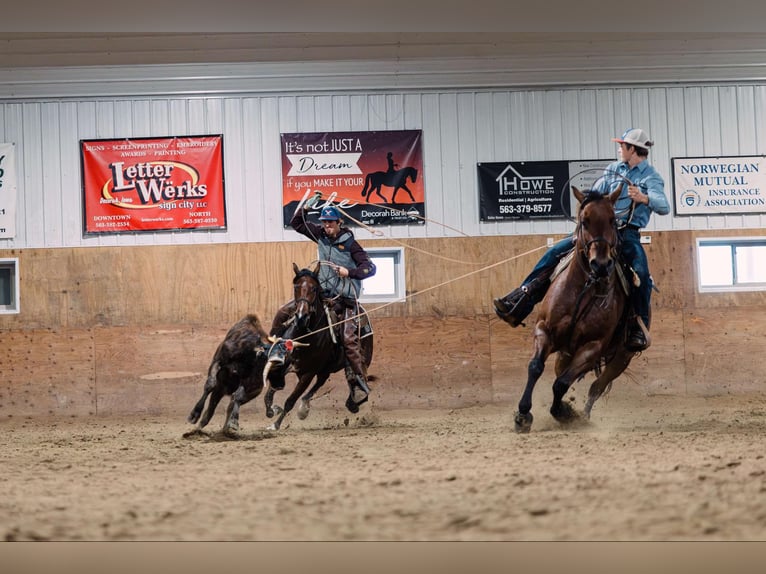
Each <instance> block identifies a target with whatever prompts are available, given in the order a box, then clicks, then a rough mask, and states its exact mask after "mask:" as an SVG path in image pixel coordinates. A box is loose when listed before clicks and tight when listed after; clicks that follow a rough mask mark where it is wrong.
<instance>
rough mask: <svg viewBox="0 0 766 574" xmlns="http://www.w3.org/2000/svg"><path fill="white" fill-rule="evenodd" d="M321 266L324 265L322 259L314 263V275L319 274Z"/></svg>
mask: <svg viewBox="0 0 766 574" xmlns="http://www.w3.org/2000/svg"><path fill="white" fill-rule="evenodd" d="M321 266H322V262H321V261H317V264H316V265H314V269H313V271H312V273H313V274H314V275H319V268H320V267H321Z"/></svg>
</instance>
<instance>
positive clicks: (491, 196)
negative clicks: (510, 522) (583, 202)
mask: <svg viewBox="0 0 766 574" xmlns="http://www.w3.org/2000/svg"><path fill="white" fill-rule="evenodd" d="M612 161H614V160H606V159H601V160H582V161H521V162H496V163H480V164H477V169H478V176H479V220H480V221H499V220H504V219H570V218H572V217H573V216H574V210H573V208H574V205H572V203H573V202H571V201H570V197H571V193H570V184H571V185H574V186H576V187H578V188H579V189H583V190H584V189H590V188H591V187H592V186H593V183H594V182H595V181H596V180H597V179H598V178H599V177H600V176H601V175H602V174H603V171H604V168H605V167H606V166H607V165H609V164H610V163H611V162H612Z"/></svg>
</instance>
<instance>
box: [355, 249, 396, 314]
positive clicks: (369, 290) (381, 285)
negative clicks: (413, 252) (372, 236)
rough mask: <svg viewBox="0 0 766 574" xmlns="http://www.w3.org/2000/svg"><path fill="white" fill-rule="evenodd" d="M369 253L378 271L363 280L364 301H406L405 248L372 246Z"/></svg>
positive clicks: (362, 297)
mask: <svg viewBox="0 0 766 574" xmlns="http://www.w3.org/2000/svg"><path fill="white" fill-rule="evenodd" d="M366 251H367V254H368V255H369V256H370V259H372V262H373V263H375V267H376V268H377V271H376V272H375V275H373V276H372V277H370V278H368V279H365V280H364V281H362V295H361V296H360V297H359V300H360V301H362V303H389V302H392V301H404V298H405V294H406V289H405V285H404V249H403V248H401V247H370V248H368V249H366Z"/></svg>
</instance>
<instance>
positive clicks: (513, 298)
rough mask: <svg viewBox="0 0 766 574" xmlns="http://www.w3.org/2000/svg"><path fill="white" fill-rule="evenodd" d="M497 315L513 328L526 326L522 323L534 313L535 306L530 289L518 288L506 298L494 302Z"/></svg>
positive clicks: (525, 287)
mask: <svg viewBox="0 0 766 574" xmlns="http://www.w3.org/2000/svg"><path fill="white" fill-rule="evenodd" d="M493 303H494V306H495V313H496V314H497V316H498V317H500V318H501V319H502V320H503V321H505V322H507V323H508V324H509V325H511V327H517V326H519V325H524V323H523V322H522V321H524V319H526V318H527V315H529V314H530V313H531V312H532V309H533V308H534V306H535V304H534V303H533V302H531V301H530V294H529V288H528V287H527V286H526V285H522V286H521V287H517V288H516V289H514V290H513V291H511V292H510V293H508V295H506V296H505V297H498V298H497V299H495V300H494V301H493Z"/></svg>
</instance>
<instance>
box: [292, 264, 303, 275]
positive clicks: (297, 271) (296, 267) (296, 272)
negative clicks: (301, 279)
mask: <svg viewBox="0 0 766 574" xmlns="http://www.w3.org/2000/svg"><path fill="white" fill-rule="evenodd" d="M300 272H301V270H300V269H298V266H297V265H296V264H295V262H293V273H295V274H296V275H297V274H298V273H300Z"/></svg>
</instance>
